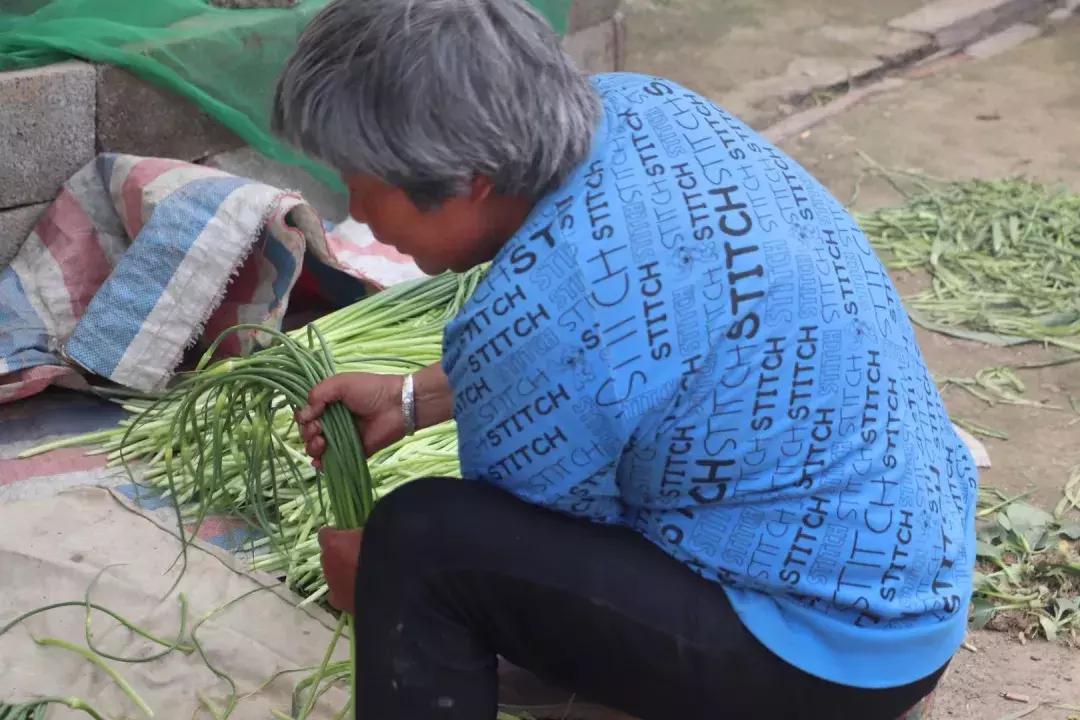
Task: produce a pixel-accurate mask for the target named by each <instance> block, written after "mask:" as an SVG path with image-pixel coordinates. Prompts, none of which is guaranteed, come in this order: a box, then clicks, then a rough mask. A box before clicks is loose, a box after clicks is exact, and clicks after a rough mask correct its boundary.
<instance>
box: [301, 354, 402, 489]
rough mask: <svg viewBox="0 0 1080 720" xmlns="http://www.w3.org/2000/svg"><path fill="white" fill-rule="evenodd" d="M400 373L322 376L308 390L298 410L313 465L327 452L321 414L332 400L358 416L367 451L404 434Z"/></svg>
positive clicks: (359, 427)
mask: <svg viewBox="0 0 1080 720" xmlns="http://www.w3.org/2000/svg"><path fill="white" fill-rule="evenodd" d="M403 382H404V378H403V377H401V376H399V375H376V374H374V373H343V374H341V375H335V376H333V377H331V378H327V379H326V380H323V381H322V382H321V383H319V384H318V385H316V386H315V387H313V388H312V389H311V392H309V393H308V404H307V405H306V406H305V407H303V408H301V409H300V410H299V411H297V413H296V422H297V423H299V425H300V435H301V436H302V437H303V438H304V447H305V449H306V450H307V454H308V455H310V456H311V458H312V460H313V463H312V464H313V465H314V466H315V467H316V468H319V469H321V468H322V456H323V453H324V452H326V438H324V437H323V432H322V423H321V421H320V418H321V417H322V414H323V413H324V412H325V411H326V406H327V405H329V404H330V403H334V402H340V403H343V404H344V405H345V407H347V408H348V409H349V411H350V412H351V413H352V414H353V417H354V418H355V419H356V425H357V428H358V429H359V430H360V439H361V440H362V441H363V443H364V451H365V452H366V453H368V454H369V455H371V454H373V453H375V452H378V451H379V450H382V449H383V448H384V447H386V446H388V445H393V444H394V443H395V442H397V441H398V440H400V439H401V438H403V437H405V415H404V412H403V411H402V408H401V386H402V383H403Z"/></svg>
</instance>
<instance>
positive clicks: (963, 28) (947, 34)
mask: <svg viewBox="0 0 1080 720" xmlns="http://www.w3.org/2000/svg"><path fill="white" fill-rule="evenodd" d="M1045 6H1046V2H1045V1H1044V0H935V1H934V2H931V3H930V4H928V5H926V6H924V7H922V8H920V9H918V10H916V11H914V12H912V13H909V14H907V15H904V16H903V17H900V18H897V19H895V20H892V21H891V22H890V23H889V27H892V28H894V29H897V30H907V31H908V32H921V33H925V34H927V35H930V36H932V37H933V38H934V40H935V42H936V43H937V44H938V46H939V47H962V46H964V45H967V44H969V43H971V42H973V41H975V40H977V39H978V38H980V37H981V36H983V35H985V34H986V33H988V32H993V31H994V30H996V29H999V28H1001V27H1004V26H1007V25H1011V24H1013V23H1015V22H1016V21H1018V20H1021V19H1023V18H1025V17H1027V16H1028V15H1030V14H1033V13H1037V12H1039V11H1040V10H1041V9H1043V8H1044V7H1045Z"/></svg>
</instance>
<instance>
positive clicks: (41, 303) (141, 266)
mask: <svg viewBox="0 0 1080 720" xmlns="http://www.w3.org/2000/svg"><path fill="white" fill-rule="evenodd" d="M325 230H326V228H325V227H324V225H323V223H322V221H321V220H320V219H319V217H318V215H317V214H316V213H315V211H314V210H313V209H312V208H311V207H310V206H309V205H307V203H305V202H304V200H303V198H302V197H301V196H300V195H299V194H296V193H292V192H287V191H283V190H280V189H277V188H273V187H270V186H268V185H265V184H262V183H259V182H255V181H253V180H247V179H244V178H239V177H236V176H233V175H229V174H227V173H224V172H221V171H219V170H215V169H212V168H207V167H204V166H201V165H193V164H190V163H185V162H181V161H177V160H165V159H159V158H143V157H136V156H132V155H116V154H104V155H101V156H99V157H98V158H97V159H96V160H95V161H93V162H91V163H90V164H89V165H87V166H86V167H84V168H83V169H82V170H80V171H79V172H78V173H77V174H76V175H75V176H73V177H72V178H71V179H70V180H69V181H68V182H67V183H66V184H65V185H64V187H63V188H62V190H61V192H60V194H59V196H58V197H57V199H56V200H55V201H54V202H53V204H52V205H51V206H50V207H49V208H48V210H46V212H45V213H44V215H43V216H42V217H41V219H40V220H39V221H38V223H37V225H36V227H35V228H34V230H33V231H32V232H31V234H30V236H29V237H28V238H27V239H26V241H25V242H24V243H23V245H22V247H21V248H20V250H19V252H18V254H17V255H16V256H15V258H14V259H13V260H12V262H11V264H10V265H8V266H7V267H6V268H4V269H3V270H0V403H3V402H10V401H13V400H16V399H19V398H23V397H27V396H30V395H33V394H35V393H38V392H40V391H41V390H43V389H44V388H45V387H47V386H48V385H53V384H56V385H64V386H68V387H80V386H85V379H84V374H85V373H93V374H95V375H99V376H102V377H104V378H108V379H109V380H111V381H113V382H116V383H118V384H120V385H123V386H126V387H129V388H133V389H136V390H141V391H145V392H149V391H154V390H159V389H161V388H162V387H163V386H164V385H165V383H167V381H168V380H169V378H170V377H171V375H172V372H173V371H174V369H175V368H176V367H177V365H178V364H179V363H180V361H181V359H182V358H183V355H184V352H185V350H186V349H187V348H189V347H191V346H193V345H203V346H205V345H206V344H208V341H211V340H212V339H213V338H215V337H216V336H217V335H218V334H219V333H220V332H221V331H222V330H224V329H226V328H228V327H230V326H232V325H235V324H237V323H251V324H256V325H263V326H270V327H278V326H280V323H281V320H282V317H283V316H284V313H285V310H286V308H287V305H288V298H289V293H290V290H291V289H292V288H293V286H294V284H295V283H296V281H297V278H298V277H299V275H300V272H301V268H302V266H303V261H304V255H305V252H310V253H311V254H312V256H314V257H315V258H317V259H318V260H319V261H320V262H322V263H325V264H326V265H328V266H330V267H332V268H335V269H337V270H341V271H344V272H346V273H348V274H349V275H351V276H352V277H355V278H357V279H359V280H360V281H361V282H363V283H364V285H365V286H366V287H368V288H369V289H378V288H380V287H386V286H388V285H392V284H394V283H397V282H402V281H404V280H409V279H413V278H416V277H421V276H422V273H421V272H420V271H419V269H417V268H416V266H415V264H414V263H413V262H412V260H411V259H410V258H408V257H407V256H404V255H401V254H399V253H397V252H396V251H394V250H393V249H392V248H389V247H387V246H384V245H381V244H380V243H378V242H376V241H375V240H374V238H373V237H372V236H371V234H370V233H369V232H366V228H363V226H357V225H356V224H352V226H351V230H346V229H344V228H343V230H342V231H338V232H326V231H325ZM254 344H255V334H254V333H247V334H241V335H236V336H234V337H232V338H231V339H230V341H229V343H228V344H226V345H225V346H223V348H222V351H223V352H224V353H227V354H237V353H243V352H247V351H250V350H251V349H252V348H253V347H254Z"/></svg>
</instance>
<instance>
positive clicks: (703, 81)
mask: <svg viewBox="0 0 1080 720" xmlns="http://www.w3.org/2000/svg"><path fill="white" fill-rule="evenodd" d="M920 4H921V3H920V2H919V1H918V0H901V1H899V2H898V1H895V0H888V1H883V2H874V3H869V2H857V1H856V0H811V1H809V2H794V0H768V1H761V0H733V1H731V2H723V3H720V2H712V1H710V0H654V1H653V2H648V1H647V0H636V1H635V2H632V3H630V4H629V28H630V38H631V39H630V43H629V48H630V54H629V64H630V69H632V70H635V71H643V72H651V73H656V74H660V75H664V76H667V77H670V78H671V79H673V80H676V81H678V82H680V83H683V84H685V85H687V86H689V87H692V88H694V89H697V90H699V91H702V92H705V93H707V94H709V95H710V96H711V97H713V98H714V99H715V100H717V101H718V102H720V103H721V104H725V105H727V106H728V108H729V109H731V110H732V111H734V112H736V113H740V114H742V116H743V117H744V119H746V120H747V121H748V122H750V123H751V124H752V125H754V126H755V127H757V128H759V129H762V127H763V125H764V124H766V123H767V122H768V121H769V120H771V119H773V118H774V117H775V112H774V111H775V109H776V104H775V103H774V104H772V105H769V103H767V102H763V101H762V100H761V99H760V98H758V99H756V100H754V101H753V102H752V103H750V104H747V102H746V98H747V94H746V93H745V92H741V91H740V90H739V86H740V84H744V83H745V82H747V81H753V80H760V79H761V78H766V77H769V76H772V75H775V74H776V73H777V72H783V71H784V68H787V67H791V66H792V64H793V63H794V64H795V66H796V67H797V66H798V58H799V57H800V56H803V57H813V58H819V59H820V58H835V59H837V60H838V62H841V63H842V62H848V63H853V64H855V65H857V64H858V62H860V58H861V57H863V56H865V48H862V49H860V42H862V41H863V40H865V39H867V38H876V40H875V42H880V39H881V34H880V32H878V31H876V30H875V28H876V27H877V26H879V25H880V24H882V23H884V22H885V21H886V20H887V19H889V18H892V17H896V16H899V15H901V14H903V13H906V12H908V11H910V10H911V9H913V8H914V7H918V6H919V5H920ZM934 70H935V71H934V72H932V73H931V72H929V70H924V71H920V72H916V73H913V74H909V76H908V77H907V79H906V82H905V84H904V85H903V86H902V87H900V88H898V89H897V90H895V91H892V92H888V93H884V94H881V95H877V96H873V97H871V98H868V99H867V100H865V101H864V102H862V103H860V104H858V105H856V106H855V107H854V108H851V109H849V110H848V111H846V112H844V113H842V114H840V115H837V116H835V117H833V118H832V119H830V120H827V121H826V122H824V123H822V124H821V125H818V126H816V127H815V128H813V129H812V130H811V131H810V132H809V134H805V133H804V135H803V136H800V137H798V138H796V139H794V140H792V141H789V142H786V143H784V145H783V147H784V149H785V150H786V151H787V152H789V153H790V154H791V155H792V156H794V157H795V158H796V159H797V160H799V161H800V162H801V163H802V164H803V165H804V166H805V167H806V168H807V169H808V170H810V171H811V172H812V173H813V174H815V175H816V176H817V177H818V178H819V179H820V180H821V181H822V182H824V183H825V184H826V185H827V186H829V188H830V189H831V190H832V191H833V192H834V193H835V194H836V196H837V197H838V198H840V199H841V200H842V201H844V202H847V200H848V199H849V198H850V197H851V195H852V190H853V188H854V186H855V182H856V180H857V178H858V177H859V175H860V173H861V172H862V171H863V170H864V168H865V167H866V163H865V161H864V160H863V159H862V158H861V156H860V155H859V152H860V151H861V152H863V153H866V154H867V155H868V156H870V157H871V158H873V159H874V160H876V161H877V162H879V163H881V164H882V165H884V166H886V167H892V168H902V169H913V170H919V171H922V172H926V173H928V174H931V175H935V176H940V177H946V178H957V179H959V178H967V177H985V178H1003V177H1009V176H1015V175H1026V176H1030V177H1032V178H1036V179H1039V180H1042V181H1045V182H1063V183H1065V184H1067V185H1068V186H1069V187H1071V188H1072V189H1073V190H1076V191H1078V192H1080V19H1076V18H1075V17H1074V18H1073V19H1072V20H1069V21H1067V22H1065V23H1063V24H1060V25H1057V26H1054V27H1053V28H1051V29H1048V31H1047V34H1046V35H1044V36H1043V37H1041V38H1039V39H1036V40H1033V41H1030V42H1028V43H1025V44H1023V45H1021V46H1019V47H1017V48H1014V49H1012V50H1009V51H1007V52H1005V53H1003V54H1001V55H997V56H995V57H992V58H989V59H985V60H973V59H964V58H963V57H961V58H959V59H954V60H950V61H946V62H943V63H940V64H938V65H936V66H934ZM912 75H914V76H912ZM920 75H921V77H919V76H920ZM898 201H899V196H898V195H897V193H896V192H895V191H894V190H893V189H892V188H891V187H890V186H888V185H887V184H886V183H884V182H882V181H867V182H865V183H864V184H863V186H862V188H861V191H860V195H859V200H858V202H857V203H856V207H857V208H858V209H863V210H865V209H869V208H872V207H877V206H881V205H888V204H895V203H897V202H898ZM894 279H895V280H896V282H897V284H898V286H899V287H900V288H901V290H902V291H904V292H908V291H911V290H912V289H913V288H915V287H917V286H918V285H919V283H920V278H918V277H913V276H911V275H910V274H902V275H894ZM920 341H921V344H922V348H923V352H924V353H925V355H926V358H927V362H928V363H929V365H930V367H931V369H932V370H933V371H934V373H935V374H936V375H938V376H939V377H957V376H970V375H972V374H974V373H975V372H976V371H977V370H979V369H981V368H984V367H988V366H992V365H1002V364H1021V363H1037V362H1043V361H1046V360H1050V359H1053V358H1057V357H1061V356H1063V355H1064V353H1063V352H1060V351H1056V350H1052V349H1050V350H1048V349H1043V348H1040V347H1036V346H1031V345H1028V346H1023V347H1020V348H1008V349H998V348H991V347H987V346H984V345H981V344H977V343H971V342H967V341H963V340H956V339H951V338H947V337H944V336H941V335H937V334H934V333H927V332H921V331H920ZM1021 376H1022V378H1023V380H1024V382H1025V383H1026V384H1027V388H1028V397H1030V398H1032V399H1038V400H1047V401H1054V402H1059V403H1060V402H1064V403H1065V406H1066V407H1068V395H1069V394H1072V395H1073V396H1075V397H1078V398H1080V363H1076V364H1071V365H1065V366H1059V367H1052V368H1046V369H1041V370H1025V371H1022V372H1021ZM946 402H947V404H948V405H949V408H950V411H951V412H953V413H954V414H956V415H957V416H960V417H963V418H966V419H970V420H973V421H975V422H977V423H979V424H981V425H985V426H989V427H992V428H995V429H998V430H1001V431H1004V432H1005V433H1006V434H1007V435H1008V438H1009V439H1008V440H994V439H986V440H985V443H986V446H987V448H988V450H989V453H990V456H991V460H992V462H993V467H992V468H991V469H988V470H984V471H983V473H982V482H983V484H984V485H988V486H992V487H998V488H1002V489H1004V490H1007V491H1009V492H1021V491H1032V498H1033V500H1032V502H1034V503H1035V504H1039V505H1041V506H1043V507H1047V508H1053V505H1054V504H1055V503H1056V502H1057V501H1058V499H1059V498H1060V497H1061V490H1062V486H1063V484H1064V482H1065V480H1066V478H1067V472H1068V470H1069V468H1071V467H1073V466H1076V465H1080V423H1072V424H1070V423H1071V421H1073V420H1075V419H1076V415H1075V414H1073V413H1072V412H1053V411H1047V410H1040V409H1032V408H1021V407H1014V406H998V407H988V406H986V405H985V404H983V403H982V402H980V401H978V400H975V399H974V398H971V397H970V396H968V395H967V394H966V393H964V392H963V391H960V390H955V389H954V390H949V391H947V392H946ZM970 641H971V643H972V644H973V645H974V646H975V647H976V648H978V652H977V653H972V652H970V651H961V652H960V654H959V655H958V656H957V658H956V660H955V662H954V664H953V666H952V668H951V670H950V672H949V675H948V677H947V678H946V680H945V681H944V683H943V685H942V688H941V690H940V691H939V692H938V696H937V700H936V704H935V712H934V717H936V718H942V719H944V718H950V719H952V718H956V719H964V718H971V719H973V720H974V719H975V718H979V719H982V718H1002V719H1004V718H1019V717H1021V715H1020V714H1019V713H1025V712H1026V711H1031V712H1030V713H1029V714H1024V715H1023V717H1027V718H1031V719H1032V720H1049V719H1050V718H1056V719H1061V720H1064V719H1065V718H1070V717H1080V650H1077V649H1071V648H1067V647H1064V646H1060V645H1050V644H1048V643H1046V642H1043V641H1030V642H1028V643H1027V644H1026V645H1021V644H1020V643H1019V642H1018V641H1017V640H1016V639H1015V638H1012V637H1009V636H1006V635H1003V634H999V633H991V632H976V633H972V635H971V638H970ZM1006 692H1008V693H1016V694H1019V695H1023V696H1027V697H1028V698H1029V699H1030V703H1027V704H1024V703H1018V702H1016V701H1012V700H1009V699H1006V698H1003V697H1002V693H1006ZM1040 703H1057V704H1064V705H1072V706H1074V708H1073V709H1071V710H1068V709H1062V708H1059V707H1052V706H1049V705H1039V704H1040Z"/></svg>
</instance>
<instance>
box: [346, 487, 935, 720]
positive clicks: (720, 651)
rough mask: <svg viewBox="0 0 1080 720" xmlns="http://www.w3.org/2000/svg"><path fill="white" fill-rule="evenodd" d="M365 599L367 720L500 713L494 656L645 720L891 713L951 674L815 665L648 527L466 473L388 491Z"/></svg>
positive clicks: (361, 631) (480, 719) (367, 539)
mask: <svg viewBox="0 0 1080 720" xmlns="http://www.w3.org/2000/svg"><path fill="white" fill-rule="evenodd" d="M356 598H357V600H356V602H357V608H356V633H357V653H358V657H357V676H358V681H357V683H358V685H357V718H358V719H359V720H426V719H427V718H441V719H454V720H457V719H459V718H460V719H461V720H492V718H494V717H495V714H496V700H497V690H498V688H497V684H498V683H497V676H496V655H497V654H498V655H502V656H503V657H505V658H506V659H508V660H509V661H510V662H512V663H514V664H516V665H519V666H521V667H524V668H527V669H529V670H531V671H532V672H534V673H536V674H537V675H539V676H540V677H541V678H543V679H545V680H546V681H548V682H551V683H553V684H556V685H558V686H560V687H563V688H566V689H567V690H572V691H575V692H577V693H580V694H581V695H582V696H584V697H587V698H589V700H591V701H594V702H597V703H601V704H604V705H608V706H610V707H613V708H616V709H619V710H622V711H624V712H627V713H629V714H631V715H634V716H637V717H640V718H643V719H644V720H695V719H696V718H709V720H717V719H718V718H739V719H742V718H814V719H815V720H820V719H823V718H858V719H859V720H875V719H880V720H895V719H896V718H897V717H899V716H900V715H902V714H903V713H904V712H905V711H906V710H907V709H909V708H910V707H911V706H912V705H914V704H915V703H917V702H918V701H919V700H920V699H922V698H923V697H924V696H925V695H927V694H928V693H929V692H930V691H931V690H932V689H933V688H934V686H935V685H936V684H937V681H938V679H939V677H940V675H941V671H939V672H937V673H935V674H934V675H932V676H930V677H928V678H926V679H924V680H921V681H919V682H917V683H914V684H912V685H907V686H904V687H898V688H892V689H886V690H864V689H858V688H852V687H846V686H842V685H837V684H834V683H829V682H826V681H824V680H820V679H817V678H815V677H812V676H810V675H808V674H806V673H804V672H802V671H801V670H798V669H796V668H795V667H793V666H791V665H788V664H787V663H785V662H784V661H783V660H781V659H780V658H778V657H777V656H775V655H773V654H772V653H771V652H769V651H768V650H767V649H766V648H765V647H764V646H762V645H761V644H760V643H759V642H758V641H757V640H756V639H755V638H754V637H753V636H752V635H751V634H750V633H749V632H748V631H747V630H746V629H745V628H744V627H743V625H742V623H741V622H740V621H739V619H738V617H737V616H736V614H735V612H734V610H733V609H732V607H731V604H730V603H729V602H728V599H727V596H726V595H725V593H724V591H723V590H722V589H721V588H720V587H719V586H718V585H717V584H715V583H713V582H710V581H708V580H705V579H703V578H701V577H699V576H697V575H695V574H694V573H693V572H691V571H690V570H688V569H686V568H685V567H684V566H683V565H682V564H680V563H679V562H677V561H676V560H674V559H672V558H671V557H669V556H668V555H666V554H665V553H664V552H663V551H661V550H660V549H658V548H656V547H655V546H654V545H652V544H651V543H649V542H648V541H647V540H645V539H644V538H641V537H640V536H638V535H637V534H636V533H634V532H632V531H629V530H625V529H622V528H613V527H604V526H600V525H595V524H592V523H589V522H585V521H580V520H575V519H572V518H568V517H565V516H562V515H560V514H557V513H554V512H552V511H549V510H545V509H543V508H540V507H536V506H534V505H530V504H528V503H524V502H522V501H520V500H518V499H516V498H514V497H512V496H511V495H509V494H508V493H505V492H503V491H501V490H498V489H495V488H492V487H489V486H486V485H483V484H480V483H470V482H464V481H461V480H448V479H441V478H431V479H426V480H419V481H415V482H412V483H410V484H409V485H407V486H405V487H403V488H401V489H399V490H397V491H395V492H393V493H392V494H391V495H390V496H388V497H387V498H386V499H384V500H383V501H381V502H380V503H379V504H378V506H377V507H376V509H375V511H374V513H373V515H372V517H371V518H370V520H369V523H368V526H367V530H366V532H365V535H364V544H363V550H362V551H361V563H360V573H359V576H358V578H357V590H356Z"/></svg>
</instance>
